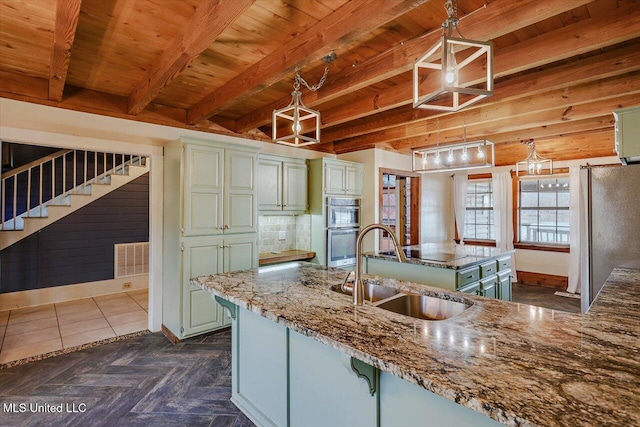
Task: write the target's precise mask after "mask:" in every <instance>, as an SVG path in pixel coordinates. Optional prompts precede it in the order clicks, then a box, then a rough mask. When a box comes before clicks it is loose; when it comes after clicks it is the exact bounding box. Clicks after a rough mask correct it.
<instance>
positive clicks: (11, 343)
mask: <svg viewBox="0 0 640 427" xmlns="http://www.w3.org/2000/svg"><path fill="white" fill-rule="evenodd" d="M9 326H11V325H9ZM9 326H7V327H9ZM54 338H58V339H59V338H60V331H59V330H58V326H54V327H52V328H45V329H39V330H37V331H33V332H24V333H22V334H16V335H5V337H4V343H3V344H2V349H3V350H4V349H7V348H14V347H21V346H25V345H27V344H31V345H34V346H35V344H36V343H40V342H44V341H48V340H52V339H54Z"/></svg>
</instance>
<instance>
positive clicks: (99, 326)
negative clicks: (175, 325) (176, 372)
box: [0, 289, 149, 363]
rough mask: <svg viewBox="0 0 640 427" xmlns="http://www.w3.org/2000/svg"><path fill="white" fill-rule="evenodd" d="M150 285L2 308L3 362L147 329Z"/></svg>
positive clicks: (0, 354) (0, 349) (0, 345)
mask: <svg viewBox="0 0 640 427" xmlns="http://www.w3.org/2000/svg"><path fill="white" fill-rule="evenodd" d="M148 295H149V292H148V290H147V289H142V290H136V291H131V292H123V293H119V294H112V295H104V296H99V297H94V298H85V299H80V300H74V301H68V302H62V303H57V304H47V305H42V306H37V307H28V308H21V309H17V310H8V311H0V363H7V362H11V361H14V360H19V359H24V358H27V357H31V356H36V355H40V354H45V353H49V352H52V351H57V350H62V349H66V348H70V347H76V346H79V345H82V344H88V343H92V342H96V341H100V340H103V339H107V338H115V337H116V336H121V335H126V334H130V333H133V332H139V331H143V330H145V329H147V317H148V314H147V311H148V298H149V296H148Z"/></svg>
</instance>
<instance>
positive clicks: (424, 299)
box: [377, 294, 469, 320]
mask: <svg viewBox="0 0 640 427" xmlns="http://www.w3.org/2000/svg"><path fill="white" fill-rule="evenodd" d="M377 307H379V308H382V309H384V310H389V311H392V312H394V313H398V314H403V315H405V316H409V317H414V318H416V319H425V320H444V319H448V318H450V317H453V316H455V315H456V314H460V313H462V312H463V311H465V310H466V309H467V308H469V306H468V305H467V304H465V303H462V302H457V301H451V300H446V299H442V298H436V297H431V296H428V295H414V294H402V295H399V296H398V297H396V298H392V299H389V300H387V301H383V302H381V303H380V304H378V305H377Z"/></svg>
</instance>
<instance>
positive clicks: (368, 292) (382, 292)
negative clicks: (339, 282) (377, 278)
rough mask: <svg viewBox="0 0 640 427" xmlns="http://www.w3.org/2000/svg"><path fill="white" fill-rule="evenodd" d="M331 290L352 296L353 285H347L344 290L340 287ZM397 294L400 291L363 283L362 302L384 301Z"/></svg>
mask: <svg viewBox="0 0 640 427" xmlns="http://www.w3.org/2000/svg"><path fill="white" fill-rule="evenodd" d="M331 290H332V291H334V292H339V293H341V294H345V295H353V283H347V284H346V285H345V289H344V290H343V289H342V288H341V287H340V286H333V287H332V288H331ZM399 293H400V291H399V290H397V289H393V288H388V287H386V286H380V285H375V284H373V283H365V285H364V300H365V301H369V302H370V303H374V302H378V301H382V300H385V299H387V298H390V297H392V296H394V295H398V294H399Z"/></svg>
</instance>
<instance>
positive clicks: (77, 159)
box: [0, 150, 146, 230]
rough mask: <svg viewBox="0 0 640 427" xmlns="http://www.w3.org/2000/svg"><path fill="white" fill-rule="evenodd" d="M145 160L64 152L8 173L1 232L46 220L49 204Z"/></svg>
mask: <svg viewBox="0 0 640 427" xmlns="http://www.w3.org/2000/svg"><path fill="white" fill-rule="evenodd" d="M145 160H146V158H145V157H143V156H138V155H131V154H117V153H107V152H98V151H85V150H60V151H57V152H55V153H53V154H51V155H49V156H46V157H43V158H41V159H37V160H35V161H33V162H31V163H28V164H26V165H23V166H20V167H18V168H15V169H13V170H11V171H9V172H6V173H4V174H2V180H1V182H0V190H1V192H0V194H1V197H0V209H1V210H0V230H16V229H18V228H17V225H18V221H17V220H18V219H19V218H29V217H34V216H35V217H42V216H43V208H44V206H45V204H46V203H48V202H51V201H53V200H54V199H62V198H64V197H66V196H68V195H69V194H73V193H74V192H77V191H79V189H84V188H85V186H86V185H88V184H92V183H98V182H100V181H102V180H104V179H105V178H106V177H107V176H108V175H123V174H125V173H126V167H127V166H128V165H132V164H139V165H143V164H144V162H145ZM68 164H69V165H70V166H71V167H70V168H68ZM45 176H46V178H45ZM49 177H50V180H49ZM7 191H9V192H10V193H7ZM9 195H10V196H11V197H8V196H9ZM34 199H35V200H34ZM7 204H9V205H7Z"/></svg>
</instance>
